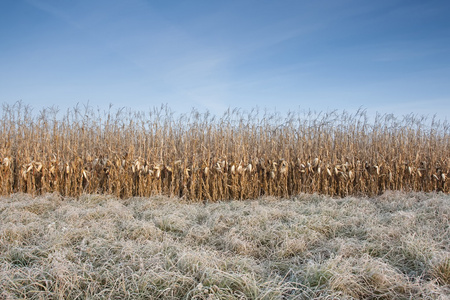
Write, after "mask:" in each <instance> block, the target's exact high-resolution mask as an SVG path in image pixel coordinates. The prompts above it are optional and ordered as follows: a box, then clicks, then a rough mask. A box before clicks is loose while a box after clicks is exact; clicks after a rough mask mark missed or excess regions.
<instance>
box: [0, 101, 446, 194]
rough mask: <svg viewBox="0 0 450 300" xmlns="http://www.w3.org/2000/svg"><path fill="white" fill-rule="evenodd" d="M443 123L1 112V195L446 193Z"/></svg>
mask: <svg viewBox="0 0 450 300" xmlns="http://www.w3.org/2000/svg"><path fill="white" fill-rule="evenodd" d="M449 133H450V127H449V126H448V123H446V122H444V123H440V122H437V121H435V120H433V121H432V120H426V119H419V118H417V117H414V116H411V115H410V116H406V117H404V118H403V119H401V120H399V119H397V118H395V117H394V116H392V115H384V116H377V117H376V119H375V121H374V122H369V121H367V117H366V115H365V113H364V112H358V113H356V114H355V115H350V114H347V113H345V112H343V113H336V112H331V113H327V114H313V113H308V114H300V113H298V114H288V115H287V116H285V117H283V118H282V117H280V116H279V115H277V114H268V113H264V114H263V115H261V114H260V113H259V112H258V111H253V112H250V113H242V112H240V111H238V110H233V111H227V112H226V113H225V114H224V115H223V116H222V117H220V118H217V117H212V116H210V115H209V114H207V113H205V114H200V113H198V112H196V111H193V112H192V113H191V114H188V115H183V116H179V117H176V118H175V117H173V113H171V112H170V111H169V110H168V109H167V108H165V107H162V108H161V109H155V110H153V111H150V112H149V113H140V112H132V111H126V110H123V109H122V110H118V111H117V112H114V113H113V112H111V111H110V112H101V111H97V112H96V111H94V110H92V108H90V107H84V108H83V109H82V108H79V107H77V108H75V109H73V110H69V111H68V112H67V113H66V114H65V115H64V116H63V117H57V113H56V110H55V109H44V110H42V111H41V112H40V113H39V114H32V113H31V110H30V108H28V107H24V106H23V105H22V104H21V103H18V104H15V105H13V106H8V105H4V106H3V116H2V119H1V120H0V134H1V140H0V194H2V195H9V194H11V193H17V192H25V193H30V194H33V195H36V194H43V193H48V192H55V191H56V192H58V193H60V194H61V195H67V196H77V195H81V194H91V193H107V194H113V195H116V196H117V197H121V198H128V197H132V196H151V195H156V194H163V195H168V196H178V197H183V198H187V199H200V200H204V199H207V200H212V201H216V200H220V199H253V198H257V197H260V196H263V195H265V196H278V197H280V196H281V197H288V196H292V195H296V194H299V193H321V194H325V195H332V196H334V195H338V196H346V195H378V194H381V193H383V192H384V191H386V190H404V191H425V192H428V191H442V192H445V193H448V192H449V191H450V188H449V184H448V172H449V170H450V138H449V137H450V135H449Z"/></svg>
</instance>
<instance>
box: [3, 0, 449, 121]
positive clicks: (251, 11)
mask: <svg viewBox="0 0 450 300" xmlns="http://www.w3.org/2000/svg"><path fill="white" fill-rule="evenodd" d="M449 16H450V1H448V0H439V1H438V0H427V1H422V0H420V1H416V0H377V1H369V0H366V1H362V0H324V1H322V0H314V1H313V0H308V1H306V0H296V1H293V0H286V1H283V0H279V1H268V0H258V1H256V0H255V1H251V0H239V1H234V0H227V1H218V0H217V1H215V0H202V1H198V0H192V1H187V0H185V1H163V0H77V1H74V0H2V1H1V2H0V102H1V103H9V104H12V103H14V102H16V101H18V100H22V101H23V102H24V103H25V104H29V105H31V106H32V107H34V108H35V109H40V108H42V107H48V106H52V105H57V106H58V107H60V108H62V109H66V108H69V107H74V106H75V105H76V104H77V103H80V104H85V103H87V102H88V101H89V104H90V105H92V106H93V107H100V108H107V107H108V106H109V104H113V107H116V108H120V107H130V108H132V109H136V110H144V111H145V110H148V109H149V108H152V107H155V106H160V105H161V104H163V103H164V104H168V106H169V107H170V108H171V109H172V110H174V111H175V112H188V111H190V110H191V108H192V107H195V108H197V109H198V110H200V111H205V110H209V111H211V112H212V113H217V114H221V113H222V112H223V111H224V110H226V109H227V108H228V107H231V108H234V107H239V108H242V109H244V110H249V109H251V108H252V107H256V106H258V107H259V108H267V109H269V110H274V109H276V110H277V111H280V112H286V111H288V110H309V109H311V110H316V111H327V110H333V109H338V110H347V111H350V112H351V111H356V110H357V109H358V108H359V107H363V108H365V109H366V110H367V111H368V112H369V113H374V112H375V111H378V112H380V113H394V114H397V115H403V114H408V113H414V114H418V115H434V114H437V116H438V117H439V118H442V119H444V118H447V119H450V18H449Z"/></svg>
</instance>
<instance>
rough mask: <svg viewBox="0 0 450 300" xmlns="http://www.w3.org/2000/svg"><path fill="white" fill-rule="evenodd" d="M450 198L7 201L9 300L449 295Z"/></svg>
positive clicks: (2, 250)
mask: <svg viewBox="0 0 450 300" xmlns="http://www.w3.org/2000/svg"><path fill="white" fill-rule="evenodd" d="M449 218H450V197H449V195H446V194H443V193H398V192H387V193H384V194H383V195H380V196H376V197H372V198H369V197H359V198H355V197H344V198H341V197H339V198H332V197H328V196H320V195H306V194H300V195H299V196H295V197H291V198H289V199H275V198H271V197H261V198H258V199H255V200H245V201H228V202H214V203H211V202H210V203H206V204H202V203H199V202H187V201H186V200H183V199H180V198H167V197H165V196H154V197H150V198H140V197H135V198H129V199H119V198H116V197H114V196H107V195H80V196H79V197H74V198H70V197H66V198H63V197H61V196H59V195H58V194H45V195H42V196H38V197H32V196H31V195H29V194H13V195H10V196H4V197H2V198H0V299H313V298H315V299H448V295H450V242H449V241H450V229H449Z"/></svg>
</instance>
